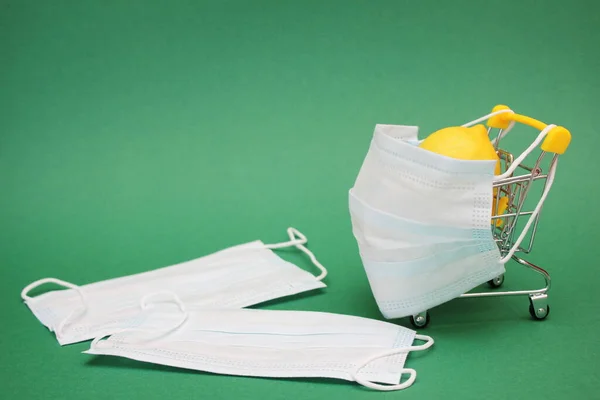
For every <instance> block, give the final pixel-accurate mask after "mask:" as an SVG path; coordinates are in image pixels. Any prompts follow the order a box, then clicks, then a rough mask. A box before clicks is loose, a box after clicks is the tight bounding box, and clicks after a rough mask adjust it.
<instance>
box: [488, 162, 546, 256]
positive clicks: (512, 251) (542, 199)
mask: <svg viewBox="0 0 600 400" xmlns="http://www.w3.org/2000/svg"><path fill="white" fill-rule="evenodd" d="M557 165H558V159H556V160H555V161H554V163H553V164H552V166H551V167H550V170H549V171H548V177H547V178H546V179H547V181H546V187H545V188H544V191H543V192H542V196H541V197H540V201H538V203H537V206H535V209H534V210H533V212H532V213H531V215H530V216H529V220H527V223H526V224H525V227H523V231H522V232H521V234H520V235H519V237H518V238H517V240H516V242H515V244H514V245H513V247H511V249H510V251H509V252H508V253H507V254H506V255H505V256H504V257H503V258H501V259H500V260H499V261H498V262H499V263H500V264H504V263H506V262H507V261H508V260H510V258H511V257H512V256H513V255H514V254H515V252H516V251H517V249H518V248H519V246H520V245H521V242H523V240H524V239H525V236H526V235H527V232H528V231H529V228H531V225H532V224H533V222H534V221H535V218H536V217H537V216H538V214H539V213H540V211H541V210H542V206H543V205H544V202H545V201H546V197H548V193H550V188H551V187H552V184H553V183H554V175H555V174H556V166H557Z"/></svg>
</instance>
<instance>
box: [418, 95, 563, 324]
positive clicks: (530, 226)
mask: <svg viewBox="0 0 600 400" xmlns="http://www.w3.org/2000/svg"><path fill="white" fill-rule="evenodd" d="M488 118H489V119H488ZM485 119H487V125H488V134H489V135H490V136H494V135H493V130H494V129H498V132H497V134H496V137H495V138H494V139H493V140H492V143H493V144H494V147H495V149H496V153H497V154H498V157H499V158H500V164H501V171H502V173H501V175H499V176H498V179H496V180H495V181H494V184H493V190H494V201H493V206H492V217H491V230H492V234H493V237H494V240H495V241H496V244H497V245H498V248H499V250H500V254H501V257H503V258H505V259H506V260H508V259H512V260H514V261H516V262H517V263H518V264H519V265H521V266H524V267H525V268H527V269H530V270H532V271H534V272H536V273H537V274H540V275H541V276H542V277H543V279H544V282H545V285H544V287H542V288H540V289H532V290H515V291H499V290H493V291H488V292H478V293H464V294H462V295H460V296H459V297H458V298H473V297H501V296H528V298H529V313H530V315H531V317H532V318H533V319H536V320H543V319H545V318H546V317H547V316H548V314H549V313H550V305H549V304H548V292H549V291H550V282H551V279H550V274H549V273H548V272H547V271H546V270H545V269H543V268H541V267H539V266H537V265H535V264H533V263H531V262H529V261H527V260H525V259H524V258H522V257H523V255H524V254H525V255H526V254H529V253H530V252H531V250H532V248H533V245H534V242H535V236H536V233H537V229H538V223H539V219H540V215H541V209H542V206H543V203H544V201H545V199H546V196H547V195H548V193H549V191H550V188H551V186H552V182H553V180H554V176H555V173H556V168H557V164H558V158H559V155H561V154H563V153H564V152H565V151H566V149H567V147H568V145H569V143H570V140H571V134H570V132H569V131H568V130H566V129H565V128H563V127H560V126H556V125H547V124H545V123H543V122H540V121H538V120H536V119H533V118H530V117H526V116H524V115H520V114H516V113H514V112H513V111H512V110H510V109H509V108H508V107H506V106H502V105H500V106H496V107H495V108H494V110H493V111H492V113H491V114H489V115H487V116H485V117H482V118H480V119H478V120H475V121H472V122H470V123H468V124H465V125H463V126H468V125H472V124H474V123H478V122H481V121H482V120H485ZM516 122H519V123H522V124H525V125H529V126H532V127H534V128H536V129H539V130H540V131H541V132H540V134H539V136H538V138H537V139H536V141H534V142H533V143H532V145H531V146H530V147H529V148H528V150H526V152H524V153H523V154H522V155H521V156H519V157H515V156H514V155H513V154H512V153H510V152H508V151H506V150H503V149H501V148H500V142H501V139H502V138H503V137H504V136H506V134H507V133H508V132H509V131H510V130H511V129H512V128H513V127H514V125H515V123H516ZM539 144H541V146H540V147H541V152H540V154H539V156H538V158H537V160H536V161H535V164H534V165H533V166H528V165H526V164H525V163H524V159H525V157H526V156H527V155H528V153H530V152H531V150H533V149H534V148H536V147H537V146H538V145H539ZM526 153H527V154H526ZM548 156H550V157H551V158H550V162H549V163H547V164H548V165H547V166H546V165H544V167H543V168H542V165H543V161H544V160H545V159H546V158H547V157H548ZM539 181H541V183H542V184H543V187H542V191H541V196H540V198H539V199H538V201H537V205H536V207H535V208H533V209H530V208H528V207H527V206H528V205H529V203H528V202H527V199H528V196H533V195H535V194H537V193H536V192H535V191H532V188H533V186H534V183H538V182H539ZM524 220H525V226H521V225H522V223H523V221H524ZM527 236H528V237H527ZM525 239H528V240H525ZM503 283H504V274H503V275H501V276H498V277H496V278H494V279H492V280H490V281H489V282H488V285H489V286H490V287H491V288H493V289H498V288H500V287H501V286H502V284H503ZM410 320H411V323H412V325H413V326H415V327H417V328H424V327H425V326H427V325H428V324H429V322H430V315H429V313H428V311H427V310H424V311H423V312H420V313H418V314H415V315H413V316H411V317H410Z"/></svg>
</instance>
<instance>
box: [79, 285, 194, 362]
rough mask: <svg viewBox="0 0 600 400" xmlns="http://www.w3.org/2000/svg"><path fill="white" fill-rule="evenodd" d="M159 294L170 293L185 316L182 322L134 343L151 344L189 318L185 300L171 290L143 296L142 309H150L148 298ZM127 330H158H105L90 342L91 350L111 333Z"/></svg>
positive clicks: (145, 331) (150, 330)
mask: <svg viewBox="0 0 600 400" xmlns="http://www.w3.org/2000/svg"><path fill="white" fill-rule="evenodd" d="M158 295H168V296H171V297H172V299H171V301H170V302H171V303H175V304H177V306H178V307H179V310H180V311H181V312H182V313H183V318H182V319H181V321H180V322H178V323H177V324H176V325H175V326H174V327H172V328H169V329H167V330H166V331H163V332H161V333H160V335H158V336H154V337H152V338H150V339H146V340H140V341H138V342H135V343H132V344H136V345H137V344H149V343H152V342H154V341H156V340H158V339H161V338H163V337H165V336H168V335H170V334H172V333H173V332H175V331H177V330H178V329H179V328H181V327H182V326H183V325H184V324H185V323H186V322H187V320H188V318H189V316H190V314H189V313H188V312H187V310H186V308H185V304H183V302H182V301H181V299H180V298H179V296H177V295H176V294H175V293H173V292H170V291H166V290H163V291H159V292H154V293H150V294H147V295H145V296H144V297H142V298H141V299H140V308H141V309H142V310H148V309H150V308H151V307H150V305H149V304H148V299H149V298H151V297H155V296H158ZM127 332H143V333H154V332H156V330H153V329H141V328H127V329H118V330H114V331H109V332H105V333H103V334H101V335H99V336H97V337H96V338H94V340H92V343H91V344H90V349H89V351H92V352H93V351H94V350H95V349H96V347H97V345H98V343H99V342H100V341H102V339H104V338H105V337H107V336H111V335H116V334H119V333H127Z"/></svg>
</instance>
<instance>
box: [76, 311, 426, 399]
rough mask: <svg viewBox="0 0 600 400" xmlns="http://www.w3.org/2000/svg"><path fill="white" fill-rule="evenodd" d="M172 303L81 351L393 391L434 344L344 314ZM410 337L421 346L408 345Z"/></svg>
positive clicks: (408, 380) (412, 373)
mask: <svg viewBox="0 0 600 400" xmlns="http://www.w3.org/2000/svg"><path fill="white" fill-rule="evenodd" d="M178 303H179V308H180V312H177V311H176V310H175V309H172V310H171V311H168V310H167V309H165V307H166V306H165V305H162V306H160V307H148V306H144V308H146V309H147V310H148V311H149V312H148V313H146V317H145V319H144V321H143V323H141V324H140V325H139V326H138V327H137V328H135V329H126V330H123V331H122V332H118V333H115V334H113V335H112V336H111V337H110V338H108V339H105V340H101V339H103V337H98V338H96V339H95V340H94V341H93V342H92V345H91V347H90V349H89V350H88V351H86V353H87V354H98V355H111V356H119V357H125V358H130V359H134V360H138V361H143V362H149V363H154V364H162V365H168V366H172V367H179V368H185V369H193V370H199V371H206V372H212V373H218V374H226V375H241V376H255V377H279V378H293V377H296V378H298V377H313V378H317V377H320V378H337V379H344V380H348V381H356V382H358V383H360V384H361V385H364V386H368V387H371V388H374V389H379V390H398V389H403V388H405V387H408V386H410V385H411V384H412V383H413V382H414V380H415V378H416V371H415V370H414V369H410V368H404V364H405V361H406V358H407V356H408V353H409V352H410V351H414V350H423V349H426V348H428V347H430V346H431V345H432V344H433V339H431V338H430V337H428V336H422V335H416V333H415V332H414V331H412V330H410V329H407V328H404V327H401V326H398V325H394V324H390V323H387V322H382V321H377V320H371V319H366V318H360V317H354V316H348V315H340V314H331V313H323V312H308V311H274V310H252V309H241V310H233V309H227V310H206V309H198V308H191V307H187V310H186V309H185V308H184V306H183V304H182V303H181V302H179V301H178ZM415 339H420V340H425V341H426V343H425V344H423V345H416V346H413V345H412V344H413V341H414V340H415ZM404 374H408V376H407V377H406V379H405V381H404V382H401V379H402V378H404V376H403V375H404ZM400 382H401V383H400Z"/></svg>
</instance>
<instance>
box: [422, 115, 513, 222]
mask: <svg viewBox="0 0 600 400" xmlns="http://www.w3.org/2000/svg"><path fill="white" fill-rule="evenodd" d="M419 147H420V148H422V149H424V150H428V151H432V152H434V153H437V154H441V155H444V156H446V157H451V158H456V159H459V160H496V167H495V171H494V173H495V175H500V173H501V167H500V158H499V157H498V154H496V150H495V149H494V146H493V145H492V142H491V141H490V139H489V137H488V133H487V130H486V129H485V127H484V126H483V125H475V126H473V127H470V128H465V127H462V126H451V127H448V128H444V129H440V130H439V131H436V132H434V133H432V134H431V135H429V136H428V137H427V138H426V139H425V140H423V141H422V142H421V144H420V145H419ZM492 192H493V195H494V204H493V210H494V211H495V209H496V205H495V202H496V197H497V195H498V189H497V188H494V189H493V191H492ZM506 204H507V199H506V200H504V199H503V198H500V203H499V206H500V207H499V209H498V212H499V214H503V213H504V211H505V210H506ZM499 224H500V225H501V224H502V222H501V221H500V220H498V221H496V226H498V225H499Z"/></svg>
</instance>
